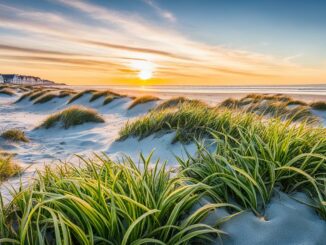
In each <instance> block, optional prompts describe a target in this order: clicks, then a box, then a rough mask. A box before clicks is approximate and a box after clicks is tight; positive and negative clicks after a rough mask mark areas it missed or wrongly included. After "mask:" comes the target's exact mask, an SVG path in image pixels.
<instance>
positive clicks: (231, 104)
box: [219, 98, 247, 109]
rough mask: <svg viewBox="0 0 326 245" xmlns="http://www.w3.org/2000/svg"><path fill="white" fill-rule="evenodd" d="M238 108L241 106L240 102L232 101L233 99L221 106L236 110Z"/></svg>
mask: <svg viewBox="0 0 326 245" xmlns="http://www.w3.org/2000/svg"><path fill="white" fill-rule="evenodd" d="M245 104H247V103H245ZM238 106H239V100H237V99H232V98H229V99H226V100H224V101H222V102H221V103H220V104H219V107H225V108H229V109H236V108H238Z"/></svg>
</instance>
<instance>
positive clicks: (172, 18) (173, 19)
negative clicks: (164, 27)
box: [143, 0, 177, 22]
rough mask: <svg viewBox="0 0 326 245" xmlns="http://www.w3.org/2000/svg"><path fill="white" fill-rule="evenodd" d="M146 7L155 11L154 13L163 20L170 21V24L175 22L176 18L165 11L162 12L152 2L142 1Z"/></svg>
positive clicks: (151, 0)
mask: <svg viewBox="0 0 326 245" xmlns="http://www.w3.org/2000/svg"><path fill="white" fill-rule="evenodd" d="M143 1H144V2H145V3H146V4H147V5H148V6H150V7H151V8H153V9H154V10H155V12H157V13H158V14H159V15H160V16H161V17H163V18H164V19H166V20H168V21H170V22H176V21H177V18H176V17H175V16H174V15H173V14H172V13H171V12H170V11H167V10H164V9H162V8H160V7H159V6H158V5H157V3H155V2H154V1H153V0H143Z"/></svg>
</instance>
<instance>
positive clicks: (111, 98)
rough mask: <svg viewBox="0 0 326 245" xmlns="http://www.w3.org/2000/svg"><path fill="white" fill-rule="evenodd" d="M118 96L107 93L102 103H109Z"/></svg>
mask: <svg viewBox="0 0 326 245" xmlns="http://www.w3.org/2000/svg"><path fill="white" fill-rule="evenodd" d="M118 98H120V96H119V97H118V96H115V95H108V96H106V97H105V98H104V100H103V105H107V104H109V103H111V102H112V101H113V100H115V99H118Z"/></svg>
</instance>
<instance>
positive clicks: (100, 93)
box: [89, 90, 121, 102]
mask: <svg viewBox="0 0 326 245" xmlns="http://www.w3.org/2000/svg"><path fill="white" fill-rule="evenodd" d="M108 96H115V97H120V96H121V95H120V94H118V93H116V92H113V91H110V90H106V91H98V92H96V93H93V96H92V97H91V98H90V99H89V102H93V101H95V100H97V99H99V98H101V97H108Z"/></svg>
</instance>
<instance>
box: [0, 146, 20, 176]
mask: <svg viewBox="0 0 326 245" xmlns="http://www.w3.org/2000/svg"><path fill="white" fill-rule="evenodd" d="M12 158H13V156H12V155H11V154H6V153H2V152H0V182H2V181H4V180H6V179H8V178H10V177H13V176H15V175H18V174H19V173H20V172H21V167H19V166H18V165H17V164H16V163H15V162H14V161H13V159H12Z"/></svg>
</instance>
